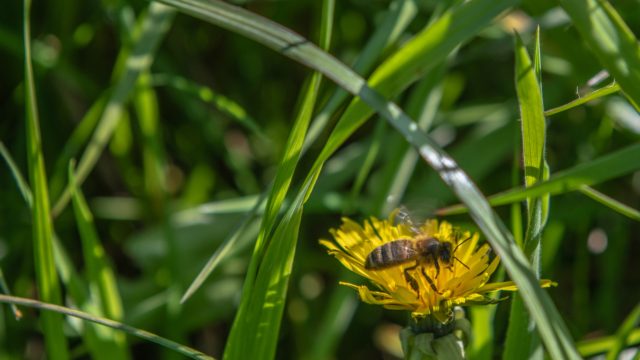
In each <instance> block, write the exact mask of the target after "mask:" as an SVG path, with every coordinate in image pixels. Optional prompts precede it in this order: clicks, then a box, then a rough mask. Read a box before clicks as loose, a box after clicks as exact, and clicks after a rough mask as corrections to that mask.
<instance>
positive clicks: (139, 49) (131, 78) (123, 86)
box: [52, 3, 175, 216]
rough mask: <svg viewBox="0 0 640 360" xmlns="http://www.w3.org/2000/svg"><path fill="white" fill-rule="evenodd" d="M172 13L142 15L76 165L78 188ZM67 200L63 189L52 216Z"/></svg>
mask: <svg viewBox="0 0 640 360" xmlns="http://www.w3.org/2000/svg"><path fill="white" fill-rule="evenodd" d="M174 13H175V12H174V10H173V9H172V8H170V7H167V6H164V5H162V4H158V3H151V4H150V5H149V12H148V13H146V15H145V17H144V19H143V20H142V23H141V29H142V30H141V32H140V34H139V36H138V37H137V39H136V41H135V43H134V45H133V50H131V53H130V54H129V55H128V57H127V59H126V60H125V64H126V65H125V69H124V71H123V72H122V74H120V77H119V78H118V80H117V82H116V84H115V85H114V89H113V92H112V93H111V96H110V97H109V100H108V101H107V103H106V105H105V107H104V112H103V113H102V116H101V118H100V121H99V123H98V126H97V127H96V129H95V131H94V133H93V137H92V138H91V142H90V143H89V144H88V146H87V149H86V150H85V152H84V153H83V154H82V157H81V158H80V161H79V163H78V169H77V172H76V179H77V181H78V186H80V185H81V184H82V183H83V182H84V180H85V179H86V178H87V176H88V175H89V173H90V172H91V170H92V169H93V167H94V166H95V164H96V162H97V161H98V159H99V158H100V155H101V154H102V150H103V149H104V147H105V146H106V145H107V143H108V142H109V139H110V138H111V135H112V134H113V132H114V131H115V129H116V128H117V126H118V123H119V120H120V117H121V116H122V113H123V109H124V105H125V103H126V102H127V100H128V99H129V95H130V94H131V92H132V91H133V89H134V87H135V85H136V81H137V78H138V75H140V73H141V72H143V71H145V70H147V69H149V67H150V66H151V63H152V62H153V59H154V56H155V51H156V49H157V47H158V45H159V44H160V41H161V40H162V39H163V38H164V35H165V34H166V32H167V31H168V29H169V27H170V25H171V23H172V19H173V15H174ZM70 198H71V191H70V187H69V186H67V188H66V189H65V190H64V192H63V193H62V195H61V196H60V198H59V199H58V200H57V202H56V204H55V206H54V207H53V210H52V214H53V216H57V215H59V214H60V213H61V212H62V210H64V208H65V206H66V205H67V203H68V202H69V199H70Z"/></svg>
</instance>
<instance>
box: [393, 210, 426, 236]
mask: <svg viewBox="0 0 640 360" xmlns="http://www.w3.org/2000/svg"><path fill="white" fill-rule="evenodd" d="M396 222H397V223H403V224H406V225H408V226H409V228H410V229H411V231H412V232H413V233H414V234H419V233H420V228H419V227H418V226H416V223H415V222H414V221H413V217H412V216H411V212H410V211H409V209H407V207H406V206H404V205H402V206H400V208H399V209H398V214H396Z"/></svg>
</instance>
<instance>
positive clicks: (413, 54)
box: [163, 0, 578, 358]
mask: <svg viewBox="0 0 640 360" xmlns="http://www.w3.org/2000/svg"><path fill="white" fill-rule="evenodd" d="M163 2H165V3H167V4H171V5H174V6H176V7H178V8H179V9H180V10H181V11H184V12H186V13H189V14H191V15H193V16H196V17H200V18H203V19H205V20H207V21H210V22H212V23H214V24H218V25H220V26H222V27H225V28H229V29H231V30H233V31H234V32H238V33H240V34H243V35H245V36H248V37H250V38H253V39H256V40H257V41H259V42H261V43H262V44H264V45H266V46H269V47H271V48H274V49H276V50H279V51H280V52H281V53H283V54H284V55H287V56H289V57H291V58H292V59H294V60H296V61H299V62H301V63H302V64H305V65H307V66H310V67H312V68H314V69H316V70H320V71H322V72H323V73H324V74H326V75H327V76H328V77H330V78H331V79H332V80H334V81H335V82H336V83H337V84H338V85H340V86H341V87H343V88H345V89H346V90H348V91H350V92H352V93H354V94H357V95H358V96H360V98H361V101H363V103H362V104H364V103H367V104H369V105H370V106H371V107H372V108H373V109H375V110H376V111H377V112H378V113H379V114H380V115H382V116H384V117H385V118H386V119H388V120H389V122H390V123H391V124H392V125H393V126H394V127H395V128H396V129H397V130H398V131H400V132H401V133H402V134H403V135H404V136H405V137H406V138H407V140H408V141H410V142H411V144H412V145H413V146H415V147H416V148H418V151H419V153H420V155H421V156H422V157H423V158H424V159H425V160H426V161H427V163H428V164H429V165H431V166H432V167H433V168H434V169H436V170H437V171H438V173H439V174H440V176H441V177H442V179H443V180H444V181H445V183H446V184H447V185H449V186H450V187H451V188H452V190H453V191H454V193H456V195H457V196H458V197H459V198H460V199H461V200H463V201H464V202H465V203H466V204H468V205H469V206H470V208H471V209H472V212H471V214H472V217H473V218H474V220H475V221H476V223H477V224H478V225H479V227H480V229H481V230H482V231H483V232H484V234H485V235H486V236H487V238H488V239H489V241H490V242H491V244H492V245H493V248H494V250H495V251H496V252H497V253H498V255H500V257H501V259H502V261H503V263H504V264H505V267H506V268H507V270H508V271H509V273H510V275H511V277H512V279H513V280H514V281H515V282H516V283H517V284H518V286H519V288H520V291H521V292H522V293H523V298H524V299H525V302H526V304H527V307H528V309H529V311H530V312H531V313H532V315H533V318H534V319H535V321H536V323H537V325H538V327H539V329H540V333H541V335H542V338H543V340H544V342H545V345H546V347H547V350H548V351H549V353H550V354H551V356H554V357H555V358H578V355H577V352H576V351H575V348H574V347H573V342H572V341H571V338H570V336H569V334H568V331H567V329H566V327H565V325H564V323H563V322H562V318H561V316H560V315H559V314H558V311H557V309H556V308H555V306H554V305H553V303H552V302H551V300H550V298H549V296H548V295H547V294H546V293H545V292H543V291H542V289H541V288H540V286H539V284H538V282H537V280H536V278H535V276H534V274H533V273H532V272H531V270H530V269H529V265H528V262H527V259H526V257H525V256H524V254H523V253H522V251H521V250H520V249H518V248H517V247H515V244H514V243H513V239H512V238H511V235H510V234H509V233H508V231H507V230H506V228H505V226H504V224H502V222H501V221H500V220H499V219H498V218H497V216H496V215H495V214H494V213H493V210H492V209H491V208H490V206H489V204H488V203H487V201H486V199H485V198H484V197H483V196H482V195H481V193H480V192H479V190H478V189H477V188H476V186H475V185H474V184H473V183H472V181H471V180H470V179H469V177H468V176H467V175H466V174H465V173H464V172H463V171H462V170H461V169H460V168H459V167H458V166H457V164H456V163H455V161H454V160H453V159H451V157H449V156H448V155H447V154H446V153H444V152H443V151H442V150H441V149H440V148H439V147H438V146H437V145H436V144H435V143H434V142H433V141H432V140H431V139H429V138H428V137H426V135H424V133H423V132H421V131H420V130H419V129H418V127H417V125H416V124H415V123H414V122H413V121H412V120H411V119H410V118H408V117H407V116H406V115H405V114H404V112H403V111H402V110H401V109H400V108H399V107H397V106H396V105H395V104H393V103H390V102H388V101H386V100H385V99H384V98H383V97H382V96H381V95H380V93H378V92H376V91H374V90H372V89H371V88H370V87H368V86H367V84H366V83H365V82H364V80H363V79H362V78H360V77H359V76H358V75H357V74H355V73H354V72H353V71H351V70H350V69H348V68H347V67H346V66H344V65H343V64H341V63H339V62H337V61H336V60H335V59H334V58H333V57H331V56H330V55H328V54H326V53H324V52H322V51H320V49H318V48H317V47H315V46H313V45H312V44H311V43H309V42H308V41H307V40H305V39H304V38H302V37H300V36H299V35H297V34H295V33H292V32H290V31H288V30H285V29H283V28H282V27H281V26H279V25H276V24H273V23H271V22H270V21H269V20H267V19H264V18H262V17H259V16H257V15H255V14H251V13H248V12H246V11H245V10H243V9H239V8H236V7H234V6H231V5H229V4H225V3H221V2H218V1H212V2H208V3H202V2H199V1H177V0H164V1H163ZM510 4H511V2H500V1H490V2H484V1H474V2H470V3H465V4H464V5H462V6H460V7H459V8H457V9H456V11H453V12H446V13H445V14H444V15H443V16H442V17H441V19H439V20H438V21H436V22H434V23H433V24H432V26H430V27H429V29H435V30H431V31H432V32H431V33H430V35H428V36H426V35H424V33H422V34H420V35H418V36H416V38H415V39H414V40H413V41H412V42H411V45H412V46H410V45H409V44H408V45H407V46H406V47H405V48H403V49H402V50H401V51H400V52H402V51H405V53H404V54H403V56H399V55H397V56H393V57H392V58H391V59H390V60H389V61H388V62H387V63H385V64H387V65H386V66H385V65H383V66H382V67H381V69H382V70H379V71H378V72H376V73H377V74H378V75H375V74H374V76H373V77H372V80H371V82H372V84H376V85H377V86H379V88H380V89H381V90H384V92H387V91H389V92H393V90H395V91H399V90H400V89H401V88H403V87H405V86H407V85H408V83H409V82H411V81H412V80H414V79H416V77H418V76H419V75H420V74H421V73H422V72H423V71H426V69H428V68H429V66H428V65H429V64H425V61H427V60H425V58H424V57H425V56H426V55H428V54H433V55H435V61H436V62H437V60H438V59H444V58H445V57H446V55H447V54H448V53H449V52H450V51H451V50H452V48H453V47H455V46H457V45H458V43H459V42H460V41H463V40H466V39H468V37H469V36H470V33H474V29H475V28H476V27H480V28H481V27H482V26H484V25H485V24H486V23H487V22H488V21H490V19H492V18H493V17H494V16H495V15H497V13H494V12H496V11H497V12H498V13H499V12H500V11H501V10H503V9H504V8H505V7H506V6H509V5H510ZM487 18H488V19H487ZM462 20H464V21H462ZM459 21H460V23H458V22H459ZM455 25H459V27H458V26H455ZM429 29H427V30H429ZM427 33H429V31H427ZM421 35H422V36H421ZM425 38H428V39H429V40H430V41H433V42H430V41H427V42H426V43H424V41H425ZM418 39H419V40H418ZM407 49H409V50H407ZM400 52H398V53H397V54H399V53H400ZM401 57H402V58H401ZM427 59H428V61H434V59H432V58H430V57H428V56H427ZM391 69H394V70H395V71H397V72H402V74H399V73H394V72H393V71H390V70H391ZM405 71H406V72H405ZM374 79H375V81H374ZM383 79H384V80H385V81H384V82H383V81H382V80H383ZM358 101H360V100H358ZM351 111H352V113H360V114H362V118H360V119H358V118H357V117H354V119H357V120H358V121H349V122H347V123H343V122H341V123H339V125H338V126H337V127H336V129H335V130H334V133H333V134H332V135H331V139H330V141H329V142H328V143H327V146H326V147H325V148H324V149H323V151H322V153H321V154H320V156H319V157H318V159H317V160H316V162H315V164H314V166H313V168H312V170H311V171H310V173H309V176H308V177H307V180H305V183H304V185H303V189H305V190H304V191H305V192H306V191H307V190H308V189H310V187H312V184H313V183H315V180H316V179H317V176H318V175H319V170H320V169H321V167H322V164H323V163H324V162H325V161H326V159H327V158H328V157H329V156H330V155H331V154H332V153H333V152H334V151H335V150H336V149H337V147H338V146H339V145H340V144H342V143H343V142H344V141H345V140H346V138H348V137H349V136H350V135H351V134H352V133H353V131H355V129H357V128H358V127H359V126H360V125H361V124H362V122H363V121H364V120H366V117H367V116H368V115H369V114H370V112H371V110H369V109H368V108H366V107H365V105H362V108H361V110H358V109H352V110H351ZM249 270H250V271H252V270H253V271H255V268H253V269H252V268H250V269H249ZM253 295H254V294H253V293H249V292H247V291H245V292H244V296H243V298H244V297H252V296H253ZM243 311H246V310H244V309H243V308H242V307H241V309H240V311H239V313H238V317H240V318H243V317H244V315H243ZM253 325H254V326H255V324H253Z"/></svg>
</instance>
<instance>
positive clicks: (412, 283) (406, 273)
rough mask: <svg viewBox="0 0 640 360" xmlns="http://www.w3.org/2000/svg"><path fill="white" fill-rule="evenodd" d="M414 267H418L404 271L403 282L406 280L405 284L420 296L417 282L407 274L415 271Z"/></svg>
mask: <svg viewBox="0 0 640 360" xmlns="http://www.w3.org/2000/svg"><path fill="white" fill-rule="evenodd" d="M416 266H418V264H416V265H414V266H412V267H408V268H406V269H404V278H405V280H407V282H408V283H409V285H410V286H411V287H412V288H413V290H415V291H416V292H417V293H418V295H420V287H419V286H418V282H417V281H416V279H415V278H414V277H413V276H411V274H409V270H413V269H415V268H416Z"/></svg>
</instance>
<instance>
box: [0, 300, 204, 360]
mask: <svg viewBox="0 0 640 360" xmlns="http://www.w3.org/2000/svg"><path fill="white" fill-rule="evenodd" d="M0 302H2V303H8V304H17V305H21V306H28V307H32V308H36V309H41V310H45V311H44V313H43V314H46V313H50V312H53V313H55V314H56V315H58V316H60V314H63V315H67V316H72V317H76V318H78V319H82V320H85V321H90V322H93V323H96V324H100V325H104V326H108V327H110V328H113V329H116V330H120V331H124V332H126V333H127V334H129V335H131V336H135V337H138V338H141V339H143V340H147V341H150V342H153V343H156V344H158V345H160V346H164V347H166V348H167V349H171V350H173V351H175V352H177V353H179V354H182V355H184V356H187V357H190V358H192V359H199V360H200V359H202V360H205V359H206V360H210V359H213V358H212V357H211V356H208V355H205V354H203V353H202V352H200V351H198V350H195V349H192V348H190V347H188V346H185V345H181V344H178V343H176V342H173V341H171V340H169V339H165V338H163V337H161V336H158V335H156V334H154V333H151V332H148V331H145V330H140V329H137V328H135V327H133V326H129V325H127V324H123V323H121V322H118V321H114V320H110V319H106V318H103V317H100V316H95V315H92V314H88V313H86V312H82V311H79V310H76V309H71V308H68V307H64V306H60V305H56V304H50V303H45V302H42V301H37V300H32V299H25V298H21V297H15V296H6V295H0ZM61 335H63V334H62V332H61ZM47 355H51V354H47Z"/></svg>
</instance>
